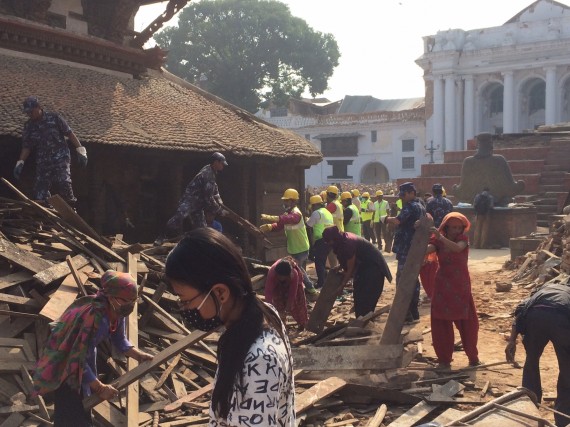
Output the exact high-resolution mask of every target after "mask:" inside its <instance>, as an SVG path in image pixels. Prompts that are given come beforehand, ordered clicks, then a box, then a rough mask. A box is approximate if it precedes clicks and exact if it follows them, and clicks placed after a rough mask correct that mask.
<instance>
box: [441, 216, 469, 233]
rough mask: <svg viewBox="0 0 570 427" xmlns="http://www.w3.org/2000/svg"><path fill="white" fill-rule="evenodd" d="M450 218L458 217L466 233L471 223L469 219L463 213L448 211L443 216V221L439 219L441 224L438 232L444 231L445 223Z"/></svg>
mask: <svg viewBox="0 0 570 427" xmlns="http://www.w3.org/2000/svg"><path fill="white" fill-rule="evenodd" d="M452 218H455V219H458V220H459V221H461V222H462V223H463V227H465V229H464V230H463V232H464V233H467V232H468V231H469V229H470V228H471V223H470V222H469V220H468V219H467V217H466V216H465V215H463V214H462V213H459V212H449V213H448V214H447V215H445V216H444V217H443V221H441V225H440V226H439V232H440V233H444V232H445V226H446V225H447V222H448V221H449V220H450V219H452Z"/></svg>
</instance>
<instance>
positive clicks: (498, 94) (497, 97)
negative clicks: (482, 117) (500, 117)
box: [489, 85, 503, 114]
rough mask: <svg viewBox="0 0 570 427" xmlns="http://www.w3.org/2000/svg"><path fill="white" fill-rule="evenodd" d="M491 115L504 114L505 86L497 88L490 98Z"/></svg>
mask: <svg viewBox="0 0 570 427" xmlns="http://www.w3.org/2000/svg"><path fill="white" fill-rule="evenodd" d="M489 98H490V104H491V105H490V110H491V114H500V113H502V112H503V86H499V85H498V86H497V87H495V88H494V89H493V90H492V92H491V94H490V96H489Z"/></svg>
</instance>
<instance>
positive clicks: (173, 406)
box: [164, 384, 214, 412]
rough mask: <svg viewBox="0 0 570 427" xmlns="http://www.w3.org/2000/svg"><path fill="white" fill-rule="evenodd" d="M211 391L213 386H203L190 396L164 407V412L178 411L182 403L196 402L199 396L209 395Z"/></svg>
mask: <svg viewBox="0 0 570 427" xmlns="http://www.w3.org/2000/svg"><path fill="white" fill-rule="evenodd" d="M213 389H214V384H208V385H206V386H204V387H202V388H200V389H198V390H195V391H193V392H192V393H190V394H187V395H186V396H183V397H181V398H180V399H178V400H177V401H175V402H172V403H170V404H168V405H166V406H165V407H164V411H165V412H172V411H177V410H178V409H180V408H181V407H182V405H183V404H184V403H189V402H192V401H194V400H196V399H197V398H199V397H200V396H203V395H204V394H206V393H209V392H210V391H212V390H213Z"/></svg>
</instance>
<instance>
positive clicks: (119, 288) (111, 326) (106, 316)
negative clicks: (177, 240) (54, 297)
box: [34, 270, 153, 427]
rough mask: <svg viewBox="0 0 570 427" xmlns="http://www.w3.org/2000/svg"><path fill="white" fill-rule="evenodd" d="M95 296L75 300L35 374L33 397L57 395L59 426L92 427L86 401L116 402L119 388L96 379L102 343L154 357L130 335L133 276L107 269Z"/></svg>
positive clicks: (57, 325)
mask: <svg viewBox="0 0 570 427" xmlns="http://www.w3.org/2000/svg"><path fill="white" fill-rule="evenodd" d="M101 285H102V289H101V290H100V291H99V292H98V293H97V294H96V295H90V296H85V297H82V298H79V299H77V300H75V301H74V302H73V304H71V305H70V306H69V307H68V308H67V309H66V310H65V312H64V313H63V314H62V315H61V317H60V318H59V319H58V320H57V321H55V322H54V323H53V324H52V329H51V335H50V337H49V339H48V341H47V344H46V346H45V348H44V351H43V354H42V357H41V358H40V359H39V360H38V362H37V364H36V368H35V373H34V394H36V395H43V394H46V393H48V392H50V391H53V392H54V416H53V419H54V424H55V425H56V426H59V425H61V426H77V427H87V426H92V425H93V424H92V421H91V413H90V411H86V410H85V409H84V408H83V402H82V398H83V397H86V396H90V395H91V394H97V395H98V396H99V397H100V398H101V399H102V400H107V399H112V398H114V397H116V396H117V395H118V393H119V392H118V390H117V389H116V388H115V387H113V386H112V385H110V384H103V383H102V382H101V381H99V379H98V378H97V364H96V359H97V345H98V344H100V343H101V342H103V341H104V340H106V339H107V338H109V339H110V341H111V343H112V344H113V346H114V347H115V348H116V349H117V350H119V351H120V352H122V353H123V354H124V355H125V356H127V357H132V358H133V359H135V360H138V361H139V362H143V361H145V360H151V359H152V357H153V356H152V355H150V354H148V353H145V352H143V351H141V350H139V349H138V348H135V347H134V346H133V345H132V344H131V343H130V342H129V341H128V340H127V338H126V336H125V318H127V317H128V316H129V314H130V313H131V312H132V311H133V309H134V307H135V303H136V300H137V295H138V289H137V284H136V282H135V280H134V279H133V278H132V277H131V275H130V274H128V273H118V272H116V271H113V270H107V271H106V272H105V274H103V276H102V277H101Z"/></svg>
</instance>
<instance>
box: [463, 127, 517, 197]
mask: <svg viewBox="0 0 570 427" xmlns="http://www.w3.org/2000/svg"><path fill="white" fill-rule="evenodd" d="M476 139H477V153H476V154H475V155H474V156H470V157H467V158H466V159H465V160H464V161H463V166H462V167H461V180H460V182H459V185H457V184H456V185H454V186H453V195H454V196H455V197H456V199H457V200H459V201H460V202H467V203H473V199H474V198H475V196H476V195H477V194H478V193H480V192H481V191H482V190H483V188H488V189H489V190H490V191H491V193H492V194H493V197H494V199H495V200H494V201H495V207H497V206H507V205H508V204H509V203H510V202H511V201H512V198H513V196H515V195H517V194H521V193H522V191H523V190H524V181H515V180H514V179H513V174H512V173H511V168H510V167H509V164H508V163H507V160H506V159H505V158H504V157H503V156H501V155H498V154H493V139H492V135H491V134H490V133H481V134H479V135H477V137H476Z"/></svg>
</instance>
